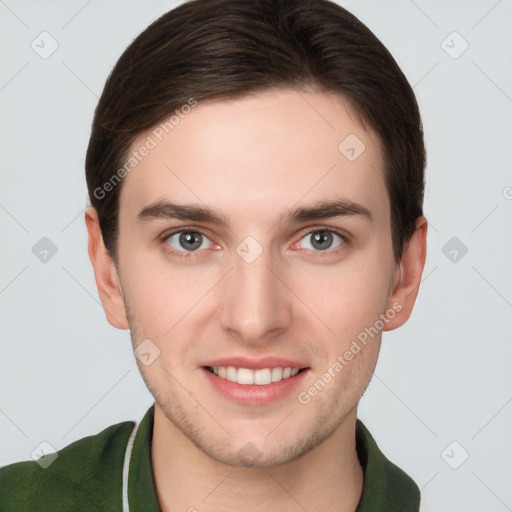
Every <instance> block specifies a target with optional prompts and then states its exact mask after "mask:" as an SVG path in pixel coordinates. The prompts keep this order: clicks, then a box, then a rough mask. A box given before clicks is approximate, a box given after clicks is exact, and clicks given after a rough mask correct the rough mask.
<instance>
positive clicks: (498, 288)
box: [0, 0, 512, 512]
mask: <svg viewBox="0 0 512 512" xmlns="http://www.w3.org/2000/svg"><path fill="white" fill-rule="evenodd" d="M340 3H341V4H342V5H344V6H345V7H347V8H348V9H349V10H350V11H352V12H353V13H354V14H356V15H357V16H358V17H360V19H361V20H362V21H363V22H364V23H366V24H367V25H368V26H369V27H370V28H371V29H372V30H373V31H374V32H375V33H376V35H377V36H378V37H380V39H381V40H382V41H383V42H384V44H386V46H387V47H388V48H389V50H390V51H391V53H392V54H393V55H394V56H395V58H396V60H397V61H398V63H399V64H400V66H401V67H402V69H403V70H404V72H405V74H406V76H407V77H408V79H409V81H410V82H411V84H412V85H413V86H414V90H415V92H416V94H417V97H418V101H419V103H420V108H421V110H422V115H423V120H424V125H425V132H426V143H427V148H428V168H427V181H428V184H427V190H426V198H425V212H426V215H427V217H428V219H429V222H430V232H429V237H428V242H429V248H428V258H427V264H426V268H425V273H424V279H423V284H422V288H421V289H420V294H419V298H418V302H417V307H416V310H415V312H414V314H413V316H412V318H411V320H410V321H409V322H408V323H407V324H406V325H405V326H404V327H403V328H401V329H399V330H398V331H394V332H392V333H385V334H384V340H383V347H382V352H381V358H380V360H379V363H378V366H377V369H376V372H375V376H374V379H373V381H372V383H371V385H370V387H369V389H368V391H367V393H366V394H365V396H364V398H363V400H362V402H361V405H360V410H359V416H360V418H361V419H363V421H364V422H365V423H366V425H367V426H368V427H369V429H370V431H371V432H372V433H373V435H374V437H375V438H376V440H377V442H378V443H379V445H380V447H381V449H382V450H383V451H384V453H386V454H387V455H388V457H389V458H390V459H391V460H393V461H394V462H396V463H397V464H398V465H399V466H400V467H402V468H403V469H404V470H405V471H406V472H408V473H409V474H410V475H411V476H412V477H413V478H414V479H415V481H416V482H417V483H418V485H419V486H420V487H421V489H422V510H423V511H440V510H450V511H466V512H473V511H475V512H476V511H482V510H485V511H487V512H489V511H495V512H501V511H506V510H512V487H511V486H510V481H511V478H512V436H511V434H510V433H511V432H512V430H511V426H512V404H511V401H512V385H511V383H512V376H511V371H510V366H511V362H512V343H511V341H512V339H511V338H512V337H511V324H512V279H511V277H512V269H511V262H512V237H511V233H512V172H511V162H512V155H511V153H512V66H511V65H510V63H511V62H512V36H511V33H510V28H511V27H512V2H511V1H510V0H501V1H496V0H479V1H462V0H459V1H451V2H449V5H448V2H446V1H441V0H436V1H427V0H415V1H412V0H394V1H386V2H380V1H377V0H373V1H370V0H360V1H355V0H354V1H346V2H340ZM176 4H177V2H170V1H156V0H153V1H152V2H140V1H135V0H130V1H124V2H123V3H122V4H121V2H114V1H110V2H105V1H101V2H100V1H99V0H92V1H91V0H90V1H88V2H87V1H83V0H80V1H69V0H66V1H64V0H61V1H55V0H54V1H47V2H44V3H43V2H37V1H36V0H33V1H28V0H17V1H14V0H5V1H2V0H0V20H1V21H0V47H1V49H2V50H1V52H2V54H1V55H2V57H1V63H0V66H1V67H0V70H1V75H0V102H1V106H0V120H1V121H0V130H1V131H0V144H1V146H0V161H1V171H0V172H1V187H0V223H1V241H2V242H1V262H0V263H1V266H0V311H1V330H0V332H1V346H0V350H1V353H0V375H1V381H2V385H1V388H0V464H2V465H6V464H8V463H11V462H14V461H18V460H25V459H29V458H30V457H31V454H32V452H33V451H34V450H35V449H36V448H37V447H38V446H39V445H40V443H41V442H43V441H45V442H48V443H50V444H51V445H52V446H53V447H54V448H55V449H60V448H62V447H64V446H65V445H67V444H69V443H70V442H72V441H74V440H76V439H79V438H81V437H83V436H86V435H91V434H95V433H97V432H99V431H100V430H102V429H103V428H105V427H106V426H108V425H111V424H114V423H118V422H121V421H125V420H129V419H132V420H137V421H139V420H140V419H141V417H142V415H143V414H144V412H145V411H146V409H147V407H149V405H151V403H152V397H151V395H150V394H149V392H148V391H147V390H146V388H145V385H144V383H143V381H142V379H141V377H140V376H139V373H138V370H137V367H136V365H135V362H134V361H135V360H134V357H133V354H132V351H131V348H130V347H131V345H130V340H129V333H128V331H118V330H116V329H114V328H113V327H111V326H110V325H109V324H108V323H107V322H106V320H105V316H104V314H103V310H102V308H101V305H100V303H99V299H98V295H97V291H96V286H95V282H94V277H93V272H92V267H91V265H90V262H89V259H88V255H87V245H86V230H85V225H84V220H83V212H84V208H85V205H86V196H87V191H86V185H85V177H84V156H85V151H86V147H87V142H88V137H89V130H90V124H91V120H92V115H93V111H94V108H95V106H96V103H97V100H98V96H99V94H100V93H101V91H102V88H103V85H104V82H105V79H106V77H107V75H108V73H109V72H110V70H111V68H112V66H113V65H114V63H115V61H116V60H117V58H118V57H119V55H120V54H121V53H122V51H123V50H124V48H125V47H126V46H127V44H128V43H129V42H130V41H131V40H132V39H133V38H134V37H135V35H137V34H138V33H139V32H140V31H141V30H142V29H143V28H145V27H146V26H147V25H148V24H149V23H150V22H151V21H153V20H154V19H156V18H157V17H158V16H159V15H160V14H162V13H164V12H165V11H167V10H169V9H170V8H172V7H173V6H174V5H176ZM121 5H122V8H121V7H120V6H121ZM43 31H46V32H48V33H49V34H50V35H51V36H46V35H43V36H40V34H41V32H43ZM454 31H456V32H457V33H458V34H459V35H457V34H452V33H453V32H454ZM52 39H54V40H55V41H57V43H58V48H57V50H56V51H55V52H54V53H53V54H52V55H50V56H49V57H48V58H46V59H43V58H42V57H41V56H40V55H39V54H38V53H37V52H36V51H35V50H34V49H32V47H31V44H32V42H33V41H34V43H33V44H34V46H36V45H39V46H36V48H38V51H39V52H43V51H49V49H51V44H52ZM443 41H444V42H443ZM465 42H467V44H469V47H468V48H467V50H466V51H465V52H464V53H462V54H460V55H459V53H460V52H461V50H463V49H464V47H465V44H466V43H465ZM454 57H457V58H454ZM42 237H47V238H49V239H50V240H51V241H52V242H53V244H55V246H56V248H57V253H56V254H55V255H54V256H52V257H50V255H51V253H50V254H49V256H48V258H47V259H48V261H46V262H42V261H40V259H39V258H38V257H36V255H34V254H33V252H32V248H33V247H34V245H35V244H36V243H37V242H38V241H39V240H40V239H41V238H42ZM452 237H457V239H458V240H456V241H455V242H452V243H455V245H454V246H451V245H448V246H447V247H446V248H445V252H446V253H447V256H446V255H445V254H444V253H443V247H445V244H447V242H448V241H449V240H450V239H452ZM461 243H463V244H464V245H465V246H466V247H467V249H468V251H467V253H466V254H463V253H462V251H461V250H460V248H461V247H462V246H461ZM453 250H456V251H458V252H457V253H456V254H455V253H453V252H452V253H451V254H450V251H453ZM36 252H37V251H36ZM40 256H41V255H40ZM455 256H456V261H452V260H453V259H454V257H455ZM453 442H455V443H456V444H452V443H453ZM466 453H467V454H468V455H469V457H468V458H467V460H465V461H464V458H465V456H466ZM454 467H457V469H453V468H454Z"/></svg>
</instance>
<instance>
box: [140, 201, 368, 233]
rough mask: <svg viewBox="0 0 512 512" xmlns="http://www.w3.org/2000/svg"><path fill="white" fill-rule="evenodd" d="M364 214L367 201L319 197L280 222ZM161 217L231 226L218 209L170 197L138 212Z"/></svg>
mask: <svg viewBox="0 0 512 512" xmlns="http://www.w3.org/2000/svg"><path fill="white" fill-rule="evenodd" d="M347 216H361V217H363V218H365V219H367V220H369V221H371V220H372V214H371V212H370V210H369V209H368V208H366V207H365V206H363V205H360V204H357V203H354V202H352V201H348V200H346V199H336V200H330V201H319V202H317V203H314V204H312V205H309V206H300V207H298V208H292V209H290V210H288V211H286V212H284V213H282V214H281V215H279V216H278V218H277V219H276V224H277V223H279V222H282V221H286V222H288V223H290V224H298V223H300V222H305V221H311V220H319V219H327V218H331V217H347ZM159 219H178V220H186V221H192V222H204V223H209V224H214V225H218V226H224V227H226V228H229V220H228V219H227V217H226V216H224V215H222V214H221V213H220V212H217V211H216V210H214V209H211V208H209V207H205V206H199V205H195V204H177V203H172V202H169V201H157V202H156V203H152V204H150V205H148V206H146V207H144V208H143V209H142V210H140V212H139V213H138V215H137V222H145V221H151V220H159Z"/></svg>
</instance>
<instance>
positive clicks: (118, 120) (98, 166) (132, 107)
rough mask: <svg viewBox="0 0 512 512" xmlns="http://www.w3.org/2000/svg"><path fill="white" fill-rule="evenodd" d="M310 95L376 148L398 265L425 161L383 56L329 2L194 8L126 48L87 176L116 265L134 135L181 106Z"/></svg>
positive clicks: (409, 95) (409, 99) (111, 82)
mask: <svg viewBox="0 0 512 512" xmlns="http://www.w3.org/2000/svg"><path fill="white" fill-rule="evenodd" d="M307 87H309V88H312V89H314V90H316V91H319V92H326V93H340V94H342V95H343V96H344V97H345V98H347V99H348V100H349V101H350V102H351V103H352V104H353V105H354V107H355V108H356V110H357V112H358V113H359V115H360V117H361V120H362V121H363V123H368V124H369V125H370V126H371V127H372V128H373V129H374V130H375V131H376V133H377V134H378V136H379V137H380V139H381V142H382V146H383V148H384V159H385V165H386V168H385V182H386V187H387V191H388V194H389V199H390V203H391V212H390V213H391V231H392V242H393V251H394V256H395V259H397V260H399V259H400V257H401V255H402V251H403V248H404V246H405V245H406V243H407V242H408V241H409V240H410V238H411V236H412V234H413V233H414V231H415V223H416V219H417V218H418V217H420V216H421V215H422V205H423V194H424V168H425V158H426V157H425V147H424V142H423V128H422V123H421V118H420V114H419V109H418V105H417V102H416V98H415V96H414V93H413V90H412V88H411V86H410V85H409V83H408V81H407V79H406V78H405V76H404V74H403V73H402V71H401V70H400V68H399V67H398V65H397V63H396V62H395V60H394V59H393V57H392V56H391V54H390V53H389V52H388V50H387V49H386V48H385V46H384V45H383V44H382V43H381V42H380V41H379V39H377V37H376V36H375V35H374V34H373V33H372V32H371V31H370V30H369V29H368V28H367V27H366V26H365V25H364V24H363V23H361V22H360V21H359V20H358V19H357V18H356V17H355V16H354V15H352V14H351V13H349V12H348V11H346V10H345V9H343V8H342V7H340V6H339V5H337V4H335V3H334V2H331V1H329V0H191V1H188V2H186V3H184V4H182V5H180V6H178V7H177V8H175V9H173V10H171V11H169V12H167V13H166V14H164V15H163V16H161V17H160V18H159V19H157V20H156V21H155V22H153V23H152V24H151V25H150V26H149V27H148V28H146V29H145V30H144V31H143V32H142V33H141V34H140V35H139V36H138V37H137V38H136V39H135V40H134V41H133V42H132V43H131V44H130V45H129V46H128V48H127V49H126V50H125V51H124V53H123V54H122V55H121V57H120V58H119V60H118V62H117V63H116V65H115V67H114V69H113V70H112V72H111V74H110V76H109V77H108V79H107V81H106V84H105V88H104V90H103V93H102V95H101V98H100V100H99V103H98V106H97V108H96V111H95V115H94V121H93V125H92V133H91V138H90V141H89V147H88V149H87V157H86V165H85V168H86V169H85V170H86V179H87V187H88V190H89V196H90V200H91V205H92V206H93V207H94V208H95V209H96V210H97V212H98V216H99V222H100V227H101V231H102V236H103V240H104V243H105V246H106V248H107V250H108V251H109V253H110V255H111V256H112V257H113V258H114V260H116V261H117V256H118V254H117V241H118V236H119V224H118V215H119V196H120V192H121V186H122V180H120V177H121V176H122V175H124V173H121V174H118V175H117V179H118V180H120V181H119V184H118V185H117V186H115V185H116V183H112V178H113V177H116V176H115V174H116V172H117V171H118V170H120V169H121V167H122V166H123V162H125V160H126V158H127V155H128V153H129V151H130V148H131V145H132V143H133V141H134V139H135V138H136V137H137V136H138V135H140V134H141V133H142V132H144V131H146V130H148V129H150V128H152V127H154V126H155V125H157V124H158V123H160V122H162V119H164V118H165V117H166V116H169V115H171V114H172V113H173V112H174V111H176V110H177V109H180V108H181V107H182V106H183V105H186V104H187V103H189V102H190V98H194V101H198V102H201V100H206V99H209V100H210V99H213V100H215V99H218V100H222V99H230V98H233V97H238V96H241V95H244V94H248V93H251V92H257V91H261V90H265V89H273V88H296V89H303V88H307ZM340 142H341V141H340ZM106 183H110V184H111V185H112V186H109V187H108V193H106V190H107V188H106V187H105V184H106ZM98 191H101V193H99V192H98Z"/></svg>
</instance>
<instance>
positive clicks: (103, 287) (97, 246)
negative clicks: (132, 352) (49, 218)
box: [85, 206, 129, 330]
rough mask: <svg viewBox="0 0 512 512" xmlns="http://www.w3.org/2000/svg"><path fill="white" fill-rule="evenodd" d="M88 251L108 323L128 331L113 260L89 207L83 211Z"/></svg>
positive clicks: (92, 210)
mask: <svg viewBox="0 0 512 512" xmlns="http://www.w3.org/2000/svg"><path fill="white" fill-rule="evenodd" d="M85 224H86V227H87V232H88V249H89V258H90V260H91V263H92V266H93V270H94V277H95V280H96V286H97V288H98V294H99V296H100V300H101V303H102V305H103V309H104V311H105V316H106V317H107V320H108V322H109V323H110V324H111V325H112V326H113V327H116V328H117V329H123V330H125V329H128V328H129V323H128V319H127V316H126V309H125V305H124V299H123V293H122V288H121V283H120V281H119V276H118V274H117V268H116V265H115V262H114V260H113V259H112V257H111V256H110V254H109V252H108V251H107V249H106V247H105V244H104V242H103V236H102V234H101V228H100V224H99V219H98V213H97V211H96V209H95V208H93V207H92V206H89V207H88V208H87V209H86V211H85Z"/></svg>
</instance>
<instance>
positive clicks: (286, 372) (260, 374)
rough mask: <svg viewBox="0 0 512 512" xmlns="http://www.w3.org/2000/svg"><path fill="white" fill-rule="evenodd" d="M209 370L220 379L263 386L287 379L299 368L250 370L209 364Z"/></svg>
mask: <svg viewBox="0 0 512 512" xmlns="http://www.w3.org/2000/svg"><path fill="white" fill-rule="evenodd" d="M210 369H211V371H212V372H213V373H214V374H215V375H218V376H219V377H220V378H222V379H226V380H229V381H231V382H237V383H238V384H257V385H259V386H265V385H267V384H270V383H271V382H279V381H280V380H284V379H289V378H290V377H294V376H295V375H297V374H298V373H299V368H290V367H287V368H282V367H277V368H262V369H261V370H251V369H249V368H235V367H233V366H227V367H225V366H218V367H217V366H213V367H212V366H210Z"/></svg>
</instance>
